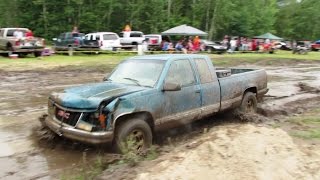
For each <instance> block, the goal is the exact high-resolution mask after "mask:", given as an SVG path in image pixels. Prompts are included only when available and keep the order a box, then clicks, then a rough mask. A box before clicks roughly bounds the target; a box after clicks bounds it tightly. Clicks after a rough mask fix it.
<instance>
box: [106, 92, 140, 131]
mask: <svg viewBox="0 0 320 180" xmlns="http://www.w3.org/2000/svg"><path fill="white" fill-rule="evenodd" d="M106 109H107V111H108V112H109V114H110V115H111V117H110V116H109V117H108V125H112V127H115V122H116V120H117V119H118V118H119V117H120V116H123V115H126V114H131V113H134V112H135V111H136V107H135V106H134V105H133V104H132V103H131V102H130V101H128V100H126V99H122V98H116V99H115V100H114V101H112V102H111V103H110V104H108V105H107V106H106Z"/></svg>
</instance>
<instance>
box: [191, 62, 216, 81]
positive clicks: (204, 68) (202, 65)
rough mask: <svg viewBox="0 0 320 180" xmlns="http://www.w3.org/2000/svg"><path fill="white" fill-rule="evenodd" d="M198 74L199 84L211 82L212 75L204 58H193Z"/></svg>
mask: <svg viewBox="0 0 320 180" xmlns="http://www.w3.org/2000/svg"><path fill="white" fill-rule="evenodd" d="M194 62H195V63H196V65H197V69H198V72H199V76H200V81H201V84H205V83H209V82H212V81H213V79H212V75H211V72H210V70H209V66H208V64H207V62H206V60H205V59H194Z"/></svg>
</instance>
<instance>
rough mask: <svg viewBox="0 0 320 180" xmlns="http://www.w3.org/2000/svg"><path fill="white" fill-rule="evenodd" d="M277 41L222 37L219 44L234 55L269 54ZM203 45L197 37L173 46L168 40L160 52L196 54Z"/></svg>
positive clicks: (180, 41) (185, 39)
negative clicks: (256, 52)
mask: <svg viewBox="0 0 320 180" xmlns="http://www.w3.org/2000/svg"><path fill="white" fill-rule="evenodd" d="M277 42H278V41H275V40H270V39H250V38H247V37H239V36H233V37H231V36H228V35H226V36H224V39H223V40H222V41H221V42H220V43H221V45H223V46H225V47H226V49H227V51H226V52H228V53H234V52H235V51H258V52H270V51H272V50H273V48H274V47H275V45H276V43H277ZM204 46H205V44H203V43H202V41H201V39H200V38H199V36H194V37H191V36H190V37H183V38H182V39H180V40H179V41H177V42H176V43H175V44H174V43H173V42H172V41H171V40H170V39H169V38H165V39H163V40H162V44H161V50H162V51H182V52H184V53H187V52H198V51H203V50H205V47H204Z"/></svg>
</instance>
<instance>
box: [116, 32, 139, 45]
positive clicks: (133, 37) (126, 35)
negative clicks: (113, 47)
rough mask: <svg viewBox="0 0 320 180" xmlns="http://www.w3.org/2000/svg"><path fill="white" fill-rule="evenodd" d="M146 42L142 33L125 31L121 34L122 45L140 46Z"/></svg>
mask: <svg viewBox="0 0 320 180" xmlns="http://www.w3.org/2000/svg"><path fill="white" fill-rule="evenodd" d="M143 41H145V37H144V34H143V32H141V31H123V32H121V33H120V43H121V44H122V45H138V44H142V42H143Z"/></svg>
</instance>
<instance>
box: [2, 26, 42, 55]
mask: <svg viewBox="0 0 320 180" xmlns="http://www.w3.org/2000/svg"><path fill="white" fill-rule="evenodd" d="M15 32H19V33H20V35H19V36H20V37H16V36H14V34H15ZM27 32H31V31H30V30H29V29H27V28H1V29H0V53H13V54H18V55H19V56H20V57H24V56H26V55H27V54H31V53H33V54H34V56H36V57H38V56H41V53H42V51H43V49H44V47H45V40H44V39H43V38H38V37H33V36H30V37H27V36H26V33H27Z"/></svg>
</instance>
